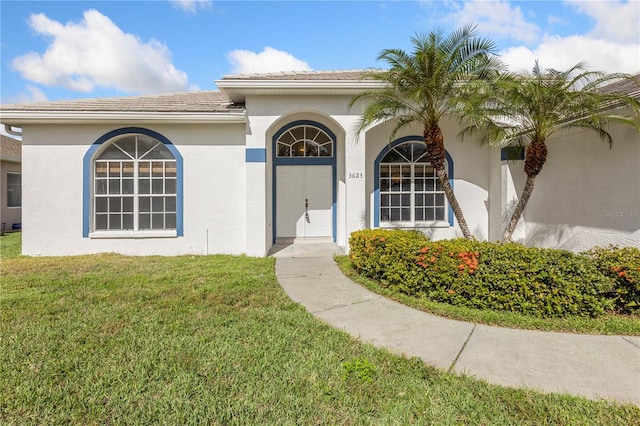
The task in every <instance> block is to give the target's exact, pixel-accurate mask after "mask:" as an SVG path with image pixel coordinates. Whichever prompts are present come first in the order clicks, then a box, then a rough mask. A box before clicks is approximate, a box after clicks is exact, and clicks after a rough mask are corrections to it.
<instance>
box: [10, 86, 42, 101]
mask: <svg viewBox="0 0 640 426" xmlns="http://www.w3.org/2000/svg"><path fill="white" fill-rule="evenodd" d="M46 100H47V95H45V94H44V92H43V91H42V90H40V89H39V88H37V87H36V86H32V85H30V84H27V93H24V92H23V93H19V94H18V96H16V100H15V102H41V101H46Z"/></svg>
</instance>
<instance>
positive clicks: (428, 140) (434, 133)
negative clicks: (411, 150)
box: [423, 124, 471, 240]
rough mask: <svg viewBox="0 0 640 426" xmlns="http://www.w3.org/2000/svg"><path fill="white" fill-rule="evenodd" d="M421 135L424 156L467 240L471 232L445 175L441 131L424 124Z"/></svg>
mask: <svg viewBox="0 0 640 426" xmlns="http://www.w3.org/2000/svg"><path fill="white" fill-rule="evenodd" d="M423 136H424V143H425V145H426V146H427V156H426V157H427V159H428V160H429V162H430V163H431V165H432V166H433V167H434V168H435V169H436V175H437V176H438V179H439V180H440V185H442V189H443V190H444V194H445V196H446V197H447V201H448V202H449V205H450V206H451V209H452V210H453V214H454V215H455V217H456V220H457V221H458V226H460V230H461V231H462V235H463V236H464V237H465V238H466V239H468V240H469V239H471V232H469V227H468V226H467V221H466V220H465V219H464V214H462V208H460V204H458V199H457V198H456V194H454V192H453V189H452V188H451V185H449V176H447V171H446V170H445V166H444V165H445V162H446V151H445V149H444V137H443V136H442V131H441V130H440V127H439V126H438V125H437V124H435V125H432V126H425V128H424V135H423Z"/></svg>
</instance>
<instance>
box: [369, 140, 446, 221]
mask: <svg viewBox="0 0 640 426" xmlns="http://www.w3.org/2000/svg"><path fill="white" fill-rule="evenodd" d="M423 141H424V137H422V136H418V135H411V136H404V137H402V138H400V139H396V140H394V141H393V142H391V143H390V144H388V145H387V146H385V147H384V149H383V150H382V151H380V154H378V156H377V157H376V160H375V162H374V182H373V185H374V186H373V200H374V211H373V226H374V227H375V228H379V227H380V163H381V162H382V159H383V158H384V156H385V155H387V153H388V152H389V151H391V150H392V149H393V148H395V147H396V146H398V145H400V144H403V143H405V142H423ZM445 156H446V160H447V175H448V176H449V185H451V189H452V190H453V159H452V158H451V155H449V153H448V152H447V151H445ZM447 206H448V208H447V210H448V219H449V226H453V218H454V216H453V209H452V208H451V204H449V202H447Z"/></svg>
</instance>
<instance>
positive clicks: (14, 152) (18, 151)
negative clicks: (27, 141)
mask: <svg viewBox="0 0 640 426" xmlns="http://www.w3.org/2000/svg"><path fill="white" fill-rule="evenodd" d="M21 158H22V142H20V141H19V140H17V139H13V138H10V137H8V136H5V135H0V160H6V161H18V162H19V161H20V160H21Z"/></svg>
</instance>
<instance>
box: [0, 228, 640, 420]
mask: <svg viewBox="0 0 640 426" xmlns="http://www.w3.org/2000/svg"><path fill="white" fill-rule="evenodd" d="M15 244H18V245H19V234H11V235H7V236H4V237H0V246H1V249H2V250H1V253H2V256H4V258H3V259H2V263H1V265H0V266H1V272H0V273H1V276H0V278H1V292H0V298H1V299H0V303H1V315H2V316H1V326H2V330H1V331H2V333H1V336H2V348H1V350H0V365H1V366H2V374H0V423H1V424H3V425H11V424H20V425H23V424H34V425H35V424H37V425H41V424H150V423H154V424H155V423H159V424H214V425H215V424H221V425H229V424H237V425H247V424H278V425H280V424H292V425H293V424H305V425H306V424H350V425H351V424H412V423H413V424H438V425H441V424H442V425H447V424H452V425H453V424H456V425H457V424H484V425H486V424H492V425H494V424H505V425H507V424H509V425H513V424H518V425H520V424H525V425H526V424H530V425H540V424H554V425H556V424H558V425H573V424H590V425H594V424H601V425H616V424H620V425H630V424H640V409H639V408H638V407H635V406H632V405H619V404H612V403H607V402H595V401H590V400H586V399H583V398H578V397H571V396H566V395H556V394H550V395H545V394H540V393H537V392H533V391H528V390H515V389H507V388H502V387H499V386H494V385H489V384H487V383H485V382H483V381H479V380H475V379H473V378H470V377H459V376H456V375H452V374H447V373H444V372H441V371H439V370H436V369H434V368H431V367H428V366H426V365H424V364H423V363H422V362H421V361H419V360H417V359H406V358H401V357H398V356H395V355H392V354H390V353H389V352H387V351H384V350H380V349H376V348H374V347H372V346H370V345H367V344H363V343H361V342H358V341H357V340H354V339H352V338H350V337H349V336H348V335H346V334H345V333H342V332H340V331H336V330H334V329H332V328H330V327H329V326H326V325H324V324H323V323H321V322H319V321H318V320H316V319H315V318H313V317H312V316H311V315H309V314H308V313H307V312H306V311H305V310H304V309H303V308H301V307H300V306H298V305H296V304H294V303H292V302H291V301H290V300H289V299H288V298H287V297H286V295H285V294H284V292H283V291H282V290H281V288H280V286H279V285H278V283H277V281H276V278H275V275H274V260H273V259H256V258H248V257H233V256H182V257H173V258H168V257H125V256H120V255H113V254H107V255H94V256H75V257H55V258H54V257H43V258H29V257H23V256H18V255H17V252H16V251H15V250H9V249H6V248H7V247H9V246H11V245H15ZM5 249H6V250H5Z"/></svg>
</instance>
